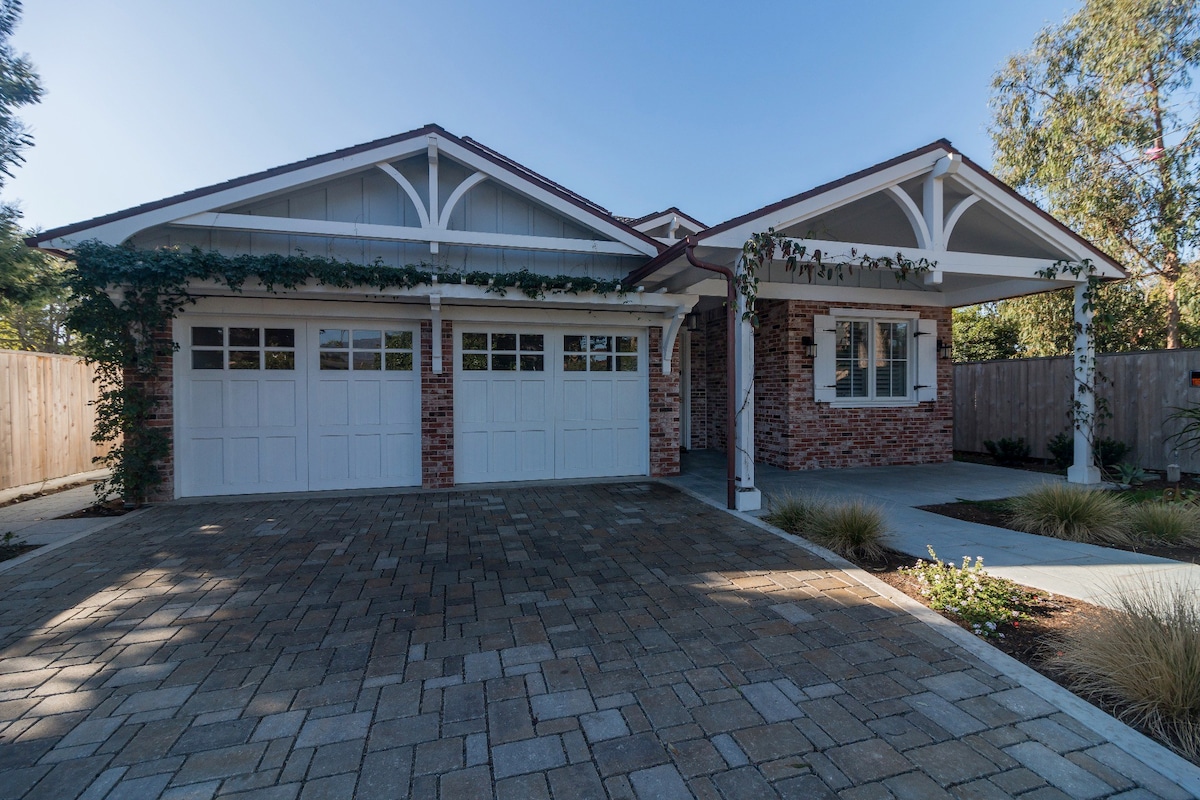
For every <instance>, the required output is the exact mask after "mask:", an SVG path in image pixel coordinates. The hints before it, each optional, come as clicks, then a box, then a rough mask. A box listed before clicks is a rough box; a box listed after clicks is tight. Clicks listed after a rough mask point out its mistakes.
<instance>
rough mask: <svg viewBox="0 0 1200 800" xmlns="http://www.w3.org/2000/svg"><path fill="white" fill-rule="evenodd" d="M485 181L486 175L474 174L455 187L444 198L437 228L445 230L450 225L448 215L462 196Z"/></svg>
mask: <svg viewBox="0 0 1200 800" xmlns="http://www.w3.org/2000/svg"><path fill="white" fill-rule="evenodd" d="M486 180H487V175H484V174H483V173H482V172H476V173H475V174H474V175H472V176H471V177H469V178H467V179H466V180H465V181H463V182H462V183H460V184H459V185H458V186H457V187H455V189H454V191H453V192H451V193H450V196H449V197H447V198H446V207H445V208H443V209H442V213H441V215H440V216H439V217H438V227H439V228H443V229H444V228H445V227H446V226H447V225H449V224H450V214H451V212H453V211H454V207H455V206H456V205H458V201H459V200H462V198H463V195H465V194H466V193H467V192H469V191H471V190H472V189H474V188H475V187H476V186H478V185H479V184H481V183H483V182H484V181H486Z"/></svg>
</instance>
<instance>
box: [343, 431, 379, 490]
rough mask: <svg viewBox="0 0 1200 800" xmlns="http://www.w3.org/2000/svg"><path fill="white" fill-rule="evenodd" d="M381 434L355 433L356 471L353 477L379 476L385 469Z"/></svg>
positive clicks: (354, 456) (354, 453)
mask: <svg viewBox="0 0 1200 800" xmlns="http://www.w3.org/2000/svg"><path fill="white" fill-rule="evenodd" d="M381 439H382V437H381V436H380V435H379V434H371V433H366V434H364V433H360V434H355V436H354V438H353V440H352V444H353V459H354V462H353V463H354V471H353V472H352V473H351V474H350V476H349V477H351V478H364V479H370V478H378V477H380V474H381V473H382V471H383V443H382V441H381Z"/></svg>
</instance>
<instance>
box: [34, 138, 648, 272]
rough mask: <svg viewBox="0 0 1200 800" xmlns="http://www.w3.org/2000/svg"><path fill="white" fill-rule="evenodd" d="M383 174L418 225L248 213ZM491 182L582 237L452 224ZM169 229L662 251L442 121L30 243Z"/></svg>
mask: <svg viewBox="0 0 1200 800" xmlns="http://www.w3.org/2000/svg"><path fill="white" fill-rule="evenodd" d="M414 158H420V159H421V160H422V161H423V162H424V163H423V165H422V167H421V169H420V170H419V173H414V171H413V170H411V169H408V170H404V171H401V170H400V169H398V168H397V166H396V165H397V163H398V162H404V161H405V160H406V159H408V160H410V161H411V160H413V159H414ZM443 160H448V161H452V162H453V163H454V165H455V167H456V168H457V169H456V172H458V173H463V172H464V170H465V177H463V178H462V179H461V180H459V181H458V182H457V183H456V184H455V185H453V186H446V182H445V180H444V179H442V178H440V176H439V167H440V166H441V164H442V162H443ZM373 172H374V173H378V174H379V175H382V176H385V177H386V178H387V179H388V180H390V181H394V182H395V184H396V185H398V186H399V188H400V190H402V192H403V195H404V197H405V198H407V201H408V202H411V207H412V208H414V209H415V212H416V219H415V220H413V221H412V222H415V224H411V223H410V224H399V225H397V224H377V223H371V222H365V221H362V220H361V219H349V220H340V219H328V218H326V219H322V218H314V217H307V216H300V217H297V216H295V214H294V213H293V214H291V215H289V214H273V213H270V212H265V213H264V212H258V213H244V210H239V209H244V207H246V206H247V205H250V204H253V203H263V202H265V201H269V200H270V199H272V198H279V197H282V196H286V195H288V194H289V193H296V192H299V191H302V190H304V189H306V188H309V187H314V186H317V185H321V184H325V183H330V182H335V181H337V180H338V179H340V178H345V177H347V176H352V175H355V174H364V173H373ZM485 182H491V183H493V184H495V185H499V186H500V187H502V188H503V189H504V190H508V191H512V192H515V193H516V194H518V195H520V196H521V197H524V198H526V199H527V200H528V201H529V202H530V203H532V204H534V205H535V206H538V207H541V208H543V209H545V210H547V211H548V212H550V213H551V214H554V215H557V216H558V217H560V218H562V219H565V220H568V221H569V222H570V223H573V226H574V227H577V228H578V229H579V230H578V231H572V233H574V234H575V235H570V236H554V235H537V234H536V233H510V232H501V231H495V230H492V231H488V230H462V229H458V228H456V227H455V226H453V225H452V224H451V222H452V220H453V219H454V217H455V212H456V211H457V210H459V209H460V208H461V205H462V202H463V200H464V198H466V197H467V196H468V195H469V193H470V192H471V191H472V190H473V189H475V188H476V187H478V186H480V185H481V184H484V183H485ZM159 228H171V229H201V230H206V231H239V232H250V233H261V234H278V235H283V236H315V237H327V238H334V239H353V240H361V241H374V242H418V243H425V244H427V245H428V248H429V253H430V254H431V255H436V254H437V253H438V252H439V247H440V246H441V245H463V246H469V247H483V248H498V249H510V250H523V251H552V252H557V253H578V254H593V255H608V256H618V257H621V256H625V257H633V258H642V257H646V256H652V255H654V254H655V253H657V252H658V251H659V250H661V249H662V246H661V245H660V244H659V243H657V242H655V241H654V240H653V239H652V238H651V237H649V236H646V235H644V234H642V233H640V232H639V231H636V230H634V229H633V228H631V227H629V226H627V225H625V224H623V223H621V222H620V221H619V220H617V219H616V218H615V217H613V216H612V215H610V214H609V213H608V212H607V211H605V210H604V209H602V208H600V207H599V206H596V205H594V204H592V203H590V202H588V201H586V200H584V199H583V198H581V197H578V196H577V195H574V194H573V193H571V192H569V191H567V190H565V189H563V188H562V187H560V186H557V185H556V184H554V183H552V182H550V181H548V180H546V179H544V178H542V177H541V176H538V175H536V174H535V173H533V172H531V171H530V170H528V169H526V168H524V167H522V166H520V165H519V164H516V163H515V162H512V161H509V160H508V159H505V158H504V157H503V156H500V155H499V154H497V153H495V152H493V151H491V150H489V149H487V148H485V147H482V146H481V145H479V144H478V143H475V142H472V141H471V140H469V139H460V138H458V137H456V136H453V135H451V134H449V133H447V132H446V131H444V130H443V129H441V128H439V127H437V126H434V125H429V126H426V127H424V128H421V129H419V130H416V131H411V132H409V133H406V134H401V135H399V136H396V137H392V138H390V139H383V140H379V141H377V142H371V143H368V144H365V145H360V146H358V147H353V148H349V149H347V150H342V151H338V152H335V153H330V154H328V155H326V156H319V157H317V158H313V159H308V160H306V161H302V162H298V163H296V164H292V165H288V166H285V167H279V168H277V169H273V170H268V171H266V172H262V173H258V174H255V175H250V176H247V177H245V178H240V179H237V180H234V181H230V182H228V183H225V184H218V185H215V186H211V187H207V188H204V189H198V190H196V191H193V192H188V193H185V194H182V195H178V196H176V197H172V198H167V199H165V200H162V201H159V202H156V203H152V204H148V205H145V206H139V207H137V208H133V209H129V210H127V211H122V212H118V213H116V214H111V215H108V216H105V217H100V218H97V219H94V220H90V221H88V222H84V223H79V224H77V225H71V226H67V227H65V228H59V229H56V230H51V231H47V232H45V233H43V234H40V235H38V236H35V237H33V238H32V239H31V241H30V243H31V244H34V245H36V246H38V247H42V248H48V249H63V250H66V249H70V247H71V245H72V243H74V242H79V241H84V240H88V239H98V240H100V241H103V242H106V243H109V244H120V243H123V242H126V241H128V240H130V239H131V238H132V237H135V236H137V235H139V234H143V233H144V232H147V231H150V230H152V229H159Z"/></svg>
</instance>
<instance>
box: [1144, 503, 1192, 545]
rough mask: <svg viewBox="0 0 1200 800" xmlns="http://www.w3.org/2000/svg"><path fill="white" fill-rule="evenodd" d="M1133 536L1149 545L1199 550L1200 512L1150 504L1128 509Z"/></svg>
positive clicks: (1187, 505)
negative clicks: (1190, 547)
mask: <svg viewBox="0 0 1200 800" xmlns="http://www.w3.org/2000/svg"><path fill="white" fill-rule="evenodd" d="M1129 524H1130V529H1131V530H1132V532H1133V535H1134V536H1136V537H1138V538H1139V539H1142V540H1144V541H1147V542H1154V543H1164V544H1184V545H1196V546H1200V508H1197V507H1196V506H1194V505H1192V504H1191V503H1164V502H1162V501H1161V500H1159V501H1154V500H1152V501H1150V502H1148V503H1139V504H1138V505H1135V506H1132V507H1130V508H1129Z"/></svg>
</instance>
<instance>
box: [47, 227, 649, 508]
mask: <svg viewBox="0 0 1200 800" xmlns="http://www.w3.org/2000/svg"><path fill="white" fill-rule="evenodd" d="M70 259H71V261H73V262H74V268H73V269H72V270H71V271H70V274H69V282H70V286H71V290H72V293H73V304H72V308H71V311H70V312H69V315H68V318H67V325H68V327H69V328H70V329H71V330H73V331H74V332H75V333H77V334H78V335H79V336H80V339H81V348H82V351H83V355H84V357H85V358H86V359H87V360H88V361H89V362H91V363H93V364H95V365H96V368H97V380H98V382H99V383H100V395H99V399H98V400H97V402H96V418H97V424H96V430H95V433H94V434H93V436H92V439H93V440H94V441H96V442H97V443H101V444H104V443H108V444H110V445H111V448H110V450H109V451H108V454H107V455H105V456H102V457H101V458H100V459H99V460H100V461H101V462H102V463H103V464H104V465H105V466H106V467H108V468H109V469H110V470H111V471H112V475H111V477H110V478H108V479H107V480H105V481H102V482H101V483H100V484H98V485H97V487H96V491H97V494H98V495H100V496H101V497H105V496H108V495H112V494H117V495H119V496H121V497H123V498H124V499H125V500H126V502H130V503H138V502H141V501H143V500H144V499H145V498H146V497H147V496H148V495H149V493H150V491H151V490H152V489H153V488H154V487H155V486H157V485H158V484H159V483H160V482H161V481H162V473H161V471H160V469H159V464H160V463H161V462H162V461H163V459H165V458H166V457H167V456H168V455H169V454H170V450H171V439H170V433H169V430H170V422H169V420H167V419H163V418H160V417H159V414H160V408H159V405H158V400H159V398H157V397H155V396H154V394H153V387H154V386H155V385H156V380H155V379H156V378H157V377H159V375H160V374H161V371H162V370H163V369H166V368H168V367H169V365H170V358H169V357H170V356H171V355H172V354H173V353H174V351H175V350H176V348H177V345H176V344H175V342H173V341H171V339H170V333H169V332H170V323H171V320H173V319H174V318H175V316H176V315H178V314H179V312H180V311H181V310H182V309H184V308H185V307H186V306H188V305H189V304H191V303H194V302H195V297H194V296H193V294H192V291H193V289H192V287H193V286H194V285H195V284H197V283H201V282H203V283H213V284H216V285H217V286H219V287H222V288H225V289H229V290H231V291H234V292H240V291H242V290H243V289H244V288H245V287H246V286H247V285H253V286H254V288H256V289H257V288H260V286H261V288H263V289H265V290H267V291H269V292H280V291H286V290H294V289H298V288H300V287H301V286H330V287H335V288H340V289H349V288H354V287H372V288H375V289H378V290H379V291H386V290H388V289H412V288H415V287H417V286H433V285H437V284H442V285H446V284H459V285H464V286H477V287H481V288H483V289H485V290H486V291H487V292H489V293H492V294H496V295H499V296H504V295H505V294H507V293H508V292H509V291H518V292H521V293H522V294H524V295H525V296H526V297H529V298H533V299H538V298H542V297H544V296H545V295H546V294H581V293H587V292H591V293H595V294H599V295H609V294H617V295H623V294H624V293H625V292H626V291H627V290H626V287H625V286H624V285H623V284H622V282H621V281H620V280H597V279H595V278H587V277H576V276H567V275H558V276H547V275H541V274H538V273H535V272H531V271H529V270H527V269H522V270H518V271H516V272H485V271H472V272H456V271H453V270H448V269H444V268H441V267H438V266H436V265H431V264H416V265H412V264H410V265H405V266H402V267H392V266H389V265H387V264H384V263H383V262H382V261H379V260H376V261H375V262H374V263H371V264H354V263H350V262H347V261H338V260H336V259H330V258H322V257H318V256H309V255H304V254H297V255H274V254H268V255H257V256H256V255H240V256H225V255H222V254H220V253H215V252H211V251H202V250H199V249H196V248H192V249H190V250H184V249H177V248H162V249H158V250H134V249H131V248H127V247H114V246H111V245H106V244H102V243H100V242H96V241H90V242H84V243H82V244H79V245H77V246H76V247H75V249H74V252H73V253H72V254H71V255H70ZM255 284H258V285H255ZM259 285H260V286H259Z"/></svg>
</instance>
